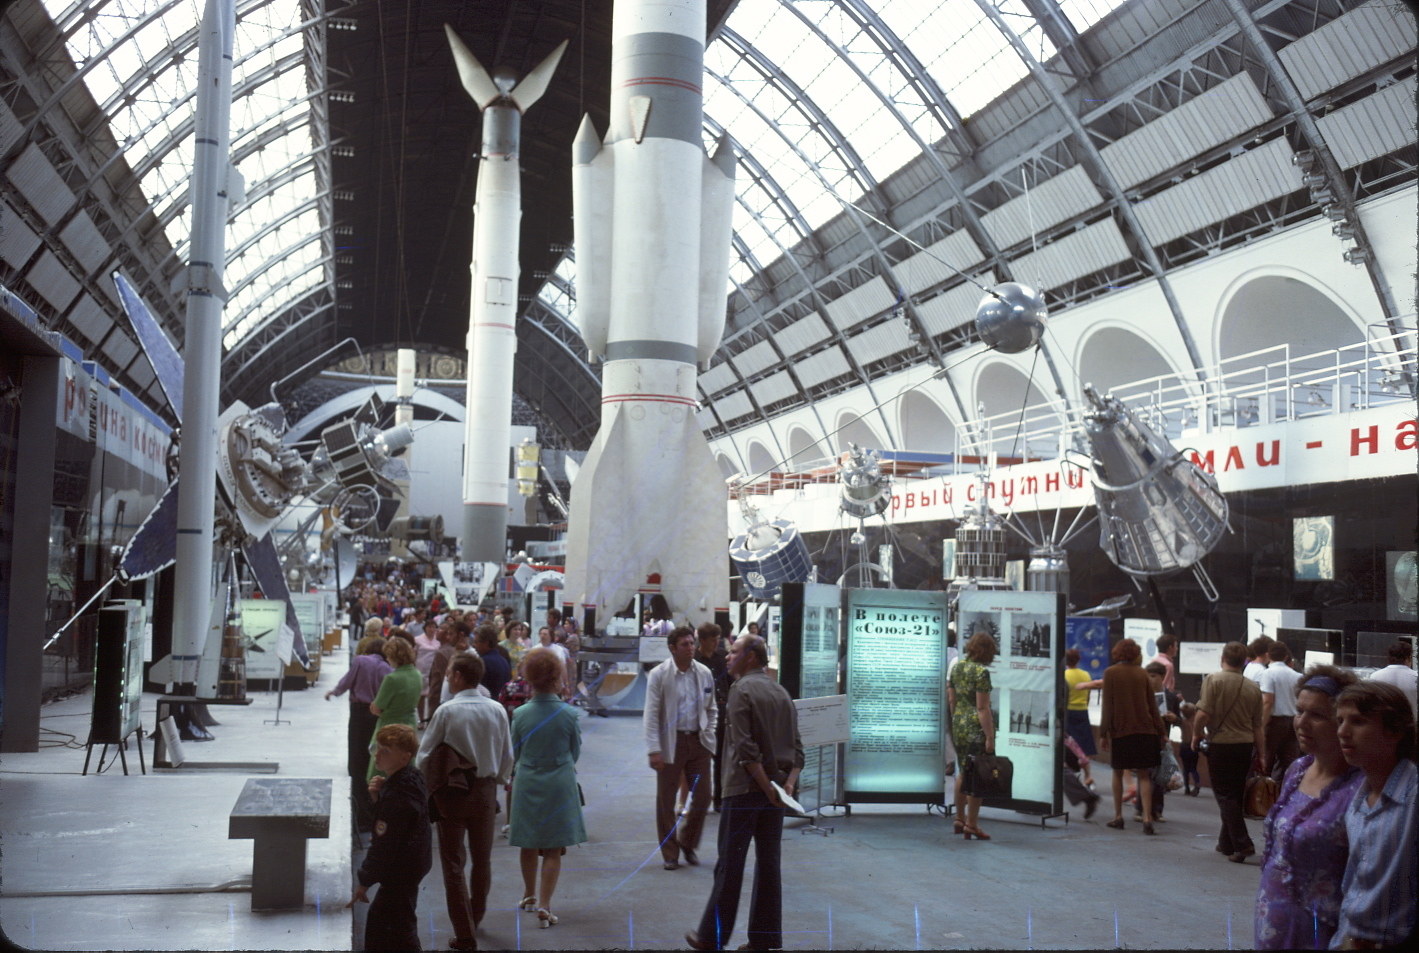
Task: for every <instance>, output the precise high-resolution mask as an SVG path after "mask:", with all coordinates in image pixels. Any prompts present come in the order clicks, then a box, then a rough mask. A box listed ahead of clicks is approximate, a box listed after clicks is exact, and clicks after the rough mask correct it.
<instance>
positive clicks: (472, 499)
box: [444, 24, 567, 563]
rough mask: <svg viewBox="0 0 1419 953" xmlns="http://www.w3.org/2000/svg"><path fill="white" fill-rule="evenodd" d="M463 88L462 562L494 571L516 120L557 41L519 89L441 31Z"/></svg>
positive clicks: (505, 400) (513, 301)
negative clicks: (468, 171)
mask: <svg viewBox="0 0 1419 953" xmlns="http://www.w3.org/2000/svg"><path fill="white" fill-rule="evenodd" d="M444 30H445V31H447V33H448V43H449V46H450V47H452V48H453V59H454V62H455V63H456V64H457V65H458V76H459V78H460V79H461V80H462V81H463V88H464V89H466V90H467V91H468V95H470V96H472V97H473V101H474V102H475V103H477V104H478V108H479V109H481V110H482V111H483V144H482V153H481V155H480V156H479V158H480V159H481V160H482V166H481V167H480V168H479V170H478V190H477V195H476V196H475V198H474V204H473V263H472V265H471V270H472V272H473V283H472V294H471V298H472V301H471V305H470V309H469V316H468V400H467V412H466V414H465V417H464V419H465V424H464V430H463V439H464V444H463V537H462V543H463V559H464V560H465V561H467V562H496V563H502V562H503V560H504V558H505V556H506V552H507V513H508V486H507V483H508V470H509V456H508V453H509V449H510V447H511V444H512V441H511V428H512V365H513V355H514V354H515V353H516V351H517V331H516V329H515V327H514V325H513V321H514V320H515V319H516V317H517V278H518V271H519V267H518V236H519V233H520V229H521V224H522V186H521V183H520V182H519V181H518V177H519V174H520V173H519V163H518V154H519V139H520V135H521V129H522V114H523V113H524V112H525V111H526V110H527V109H528V107H530V106H531V105H532V104H533V103H535V102H537V100H539V99H541V98H542V94H543V93H544V92H546V91H547V83H548V82H549V81H550V80H551V78H552V73H553V71H555V70H556V68H557V63H558V62H559V61H560V60H561V58H562V52H563V51H564V50H565V49H566V48H567V44H566V41H565V40H563V41H562V44H561V45H560V46H558V47H557V48H556V49H555V50H553V51H552V53H551V55H550V56H548V57H547V58H546V59H545V60H543V61H542V62H541V63H540V64H538V66H537V68H536V69H534V70H533V71H532V72H530V73H528V74H527V76H526V78H525V79H523V80H522V82H520V83H519V82H516V77H515V76H510V75H505V74H504V73H503V72H502V71H501V70H499V71H498V74H497V76H496V77H489V76H488V72H487V70H485V69H483V66H482V64H480V63H479V62H478V60H477V58H476V57H474V56H473V54H472V52H470V51H469V49H468V47H466V46H464V45H463V41H462V40H460V39H459V38H458V34H456V33H454V32H453V28H452V27H450V26H448V25H447V24H444Z"/></svg>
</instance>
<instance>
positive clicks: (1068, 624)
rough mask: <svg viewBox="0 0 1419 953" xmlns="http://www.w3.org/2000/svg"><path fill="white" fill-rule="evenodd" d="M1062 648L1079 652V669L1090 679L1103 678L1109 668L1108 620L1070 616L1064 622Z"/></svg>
mask: <svg viewBox="0 0 1419 953" xmlns="http://www.w3.org/2000/svg"><path fill="white" fill-rule="evenodd" d="M1064 647H1065V648H1066V649H1078V650H1079V667H1080V668H1081V669H1083V670H1084V671H1086V672H1088V673H1089V677H1090V678H1103V677H1104V669H1106V668H1108V667H1109V620H1108V619H1100V618H1097V617H1095V616H1082V615H1072V616H1070V617H1069V618H1067V619H1065V620H1064Z"/></svg>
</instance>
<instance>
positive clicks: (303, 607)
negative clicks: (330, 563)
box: [291, 592, 325, 653]
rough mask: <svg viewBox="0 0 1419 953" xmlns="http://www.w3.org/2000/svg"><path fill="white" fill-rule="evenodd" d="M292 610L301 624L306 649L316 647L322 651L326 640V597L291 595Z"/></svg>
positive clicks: (316, 594) (302, 593) (303, 594)
mask: <svg viewBox="0 0 1419 953" xmlns="http://www.w3.org/2000/svg"><path fill="white" fill-rule="evenodd" d="M291 608H292V609H294V610H295V611H296V621H297V622H299V623H300V624H301V635H302V636H304V637H305V640H306V647H307V648H309V647H310V646H312V645H313V646H315V651H316V652H317V653H318V652H319V651H320V645H321V641H322V640H323V639H324V638H325V596H323V595H321V594H320V593H306V592H293V593H291Z"/></svg>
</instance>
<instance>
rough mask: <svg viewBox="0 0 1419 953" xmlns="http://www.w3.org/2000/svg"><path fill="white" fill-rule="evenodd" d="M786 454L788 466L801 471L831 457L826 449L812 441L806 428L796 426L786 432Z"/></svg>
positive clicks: (811, 436)
mask: <svg viewBox="0 0 1419 953" xmlns="http://www.w3.org/2000/svg"><path fill="white" fill-rule="evenodd" d="M788 453H789V458H790V461H791V463H790V465H791V466H792V467H793V468H794V469H795V470H801V469H803V468H804V467H806V466H808V465H809V464H811V463H813V462H815V461H818V460H822V459H824V458H826V457H830V456H832V453H831V452H829V450H828V449H827V447H825V446H823V444H821V443H819V442H818V441H817V440H814V439H813V435H812V434H811V433H809V432H808V431H807V429H806V428H803V427H797V426H795V427H790V428H789V430H788Z"/></svg>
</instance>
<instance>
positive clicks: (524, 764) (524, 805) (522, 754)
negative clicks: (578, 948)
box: [508, 648, 586, 928]
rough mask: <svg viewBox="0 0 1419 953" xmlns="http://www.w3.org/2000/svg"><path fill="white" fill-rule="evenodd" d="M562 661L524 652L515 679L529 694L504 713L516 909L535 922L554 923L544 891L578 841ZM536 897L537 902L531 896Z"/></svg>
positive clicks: (573, 747) (573, 741)
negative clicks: (508, 727) (518, 866)
mask: <svg viewBox="0 0 1419 953" xmlns="http://www.w3.org/2000/svg"><path fill="white" fill-rule="evenodd" d="M563 671H564V670H563V668H562V660H561V658H560V657H558V656H557V655H556V654H555V653H554V652H552V651H550V650H549V649H545V648H539V649H533V650H532V651H531V652H528V653H527V655H526V656H525V657H524V658H523V660H522V677H523V678H524V679H526V680H527V682H528V684H529V685H531V687H532V691H533V695H532V697H531V698H529V699H528V700H527V701H526V702H525V703H524V704H523V705H522V706H521V707H519V708H518V709H517V711H516V712H514V713H513V716H512V750H513V751H514V752H515V753H516V755H517V766H516V768H515V769H514V770H515V771H516V773H515V774H514V775H513V779H512V805H511V808H510V810H509V815H510V817H509V819H508V843H509V844H511V845H512V846H514V847H520V848H521V849H522V855H521V858H520V859H521V862H522V883H523V890H524V894H523V899H522V902H521V903H519V904H518V907H519V909H522V910H536V911H537V920H538V923H537V925H538V926H539V927H543V928H546V927H550V926H552V925H553V924H555V923H556V922H557V916H556V914H554V913H552V892H553V891H554V890H556V889H557V877H558V875H559V874H560V873H561V871H562V855H563V854H565V853H566V852H567V848H568V847H571V846H573V845H575V844H581V843H584V842H585V841H586V824H585V823H584V822H583V821H582V816H581V791H580V789H579V788H578V787H577V783H576V761H577V758H578V757H580V756H581V724H580V722H579V721H578V715H577V710H576V709H575V708H573V707H572V706H571V705H568V704H567V703H566V702H564V701H562V700H561V698H559V697H558V695H557V693H558V691H559V690H560V689H561V686H562V677H563ZM539 856H540V857H541V859H542V892H541V893H540V894H539V893H538V892H537V859H538V857H539ZM539 898H540V899H539Z"/></svg>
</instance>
